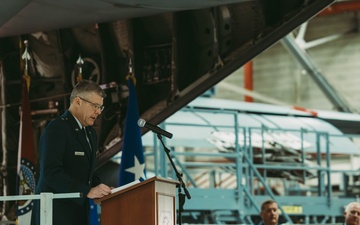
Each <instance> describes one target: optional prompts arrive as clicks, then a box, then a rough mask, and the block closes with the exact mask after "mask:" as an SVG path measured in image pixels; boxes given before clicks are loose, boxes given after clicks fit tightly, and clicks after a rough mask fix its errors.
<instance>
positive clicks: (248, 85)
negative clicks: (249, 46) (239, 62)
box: [244, 61, 254, 102]
mask: <svg viewBox="0 0 360 225" xmlns="http://www.w3.org/2000/svg"><path fill="white" fill-rule="evenodd" d="M244 87H245V89H246V90H249V91H252V90H253V88H254V87H253V62H252V61H249V62H247V63H246V64H245V66H244ZM244 101H245V102H253V101H254V99H253V98H252V97H251V96H247V95H245V97H244Z"/></svg>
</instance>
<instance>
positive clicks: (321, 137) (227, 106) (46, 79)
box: [0, 0, 360, 224]
mask: <svg viewBox="0 0 360 225" xmlns="http://www.w3.org/2000/svg"><path fill="white" fill-rule="evenodd" d="M100 2H102V1H100ZM108 2H111V1H107V2H106V4H108ZM112 2H113V4H112V7H113V6H114V5H115V7H114V8H115V9H114V8H107V6H105V4H104V5H103V4H98V3H99V2H97V1H89V3H88V4H89V6H88V7H83V8H82V10H83V12H81V13H82V14H85V13H86V14H89V12H90V13H91V12H92V11H91V10H93V9H94V8H97V7H98V8H101V9H103V11H105V9H106V10H108V11H107V12H108V13H107V14H105V15H104V14H102V15H98V14H96V15H97V16H98V17H96V18H90V19H84V20H83V21H78V20H77V18H78V17H80V16H78V14H76V13H78V12H77V11H75V12H76V13H73V14H66V15H68V16H69V20H71V21H72V22H69V21H66V20H64V21H62V22H63V23H61V24H56V23H54V24H50V23H51V22H53V21H52V19H51V18H52V17H49V24H46V21H45V19H44V17H43V16H40V15H42V12H46V15H49V14H51V13H54V18H55V20H56V18H57V16H59V15H58V14H57V13H55V12H56V10H55V9H57V10H59V9H62V10H64V12H65V9H64V8H76V7H78V6H77V5H76V4H79V3H81V1H72V2H67V1H66V3H65V6H66V7H64V8H62V7H63V6H64V5H61V4H64V3H61V2H57V3H51V4H50V3H49V4H41V3H43V2H42V1H28V3H29V5H28V6H29V7H26V8H25V9H24V10H23V11H22V10H19V12H20V13H19V15H18V16H19V17H17V19H9V18H4V16H8V15H9V13H10V11H9V12H8V13H3V14H2V16H3V17H1V20H0V22H1V25H2V26H1V28H0V36H1V39H0V56H1V58H0V59H1V61H0V75H1V82H2V83H1V87H0V88H1V104H2V108H1V115H2V117H1V118H2V119H1V125H2V131H3V132H2V139H1V144H2V146H3V148H2V158H1V161H2V165H1V166H2V167H1V168H2V170H1V171H2V173H1V187H2V188H1V192H2V193H1V194H2V195H11V194H14V192H15V191H14V190H15V187H14V185H15V181H14V180H15V177H16V159H17V151H18V135H19V116H18V111H19V107H18V106H19V102H20V96H21V95H20V94H21V93H20V92H19V89H20V88H19V87H20V84H21V76H22V74H23V71H24V63H25V62H24V60H22V59H21V58H22V55H23V53H24V50H25V48H26V46H25V44H24V40H28V47H29V49H28V50H29V53H30V56H31V60H30V61H29V68H28V72H29V74H30V76H31V78H32V85H31V89H30V99H31V106H32V115H33V130H34V132H35V136H36V137H35V140H38V137H39V135H40V134H41V131H42V130H43V129H44V127H45V126H46V124H47V123H48V122H49V121H50V120H52V119H53V118H55V117H56V116H58V115H59V114H61V113H62V112H63V111H64V110H65V109H66V108H67V106H68V100H67V98H68V94H69V90H71V88H72V86H73V85H74V84H75V83H76V80H77V79H78V77H79V74H80V73H79V71H82V73H83V74H80V75H81V76H83V77H84V78H85V79H93V80H94V81H96V82H98V83H99V84H101V85H102V86H103V88H104V89H105V90H106V92H107V96H108V97H107V98H106V99H105V106H106V110H105V111H104V113H103V114H102V116H101V118H99V121H97V124H96V128H97V131H98V134H99V140H100V143H99V146H98V151H99V156H98V171H99V173H103V174H106V175H105V176H106V177H105V178H104V179H105V180H106V179H110V180H109V181H108V183H111V182H114V181H115V179H116V178H114V176H117V175H113V174H114V173H116V172H117V171H118V164H117V163H116V162H117V161H118V160H119V158H118V157H119V155H118V154H121V145H122V135H123V122H124V118H125V117H126V101H127V94H128V93H127V88H126V85H125V84H126V81H125V77H126V75H127V74H128V72H129V71H128V70H129V65H130V62H132V65H133V66H134V71H135V74H136V76H137V80H138V85H137V87H136V88H137V94H138V100H139V101H138V104H139V111H140V114H141V117H142V118H144V119H146V120H147V121H151V122H152V123H154V124H160V123H161V125H162V126H163V128H164V129H167V130H169V131H174V134H175V135H174V139H173V140H166V141H165V143H166V144H168V146H169V147H170V148H171V149H172V150H173V151H172V152H171V155H172V158H173V159H174V161H175V163H176V166H177V167H178V168H179V170H180V171H182V173H183V176H184V179H185V180H186V185H187V186H188V189H189V192H190V193H191V195H192V198H191V199H187V200H186V202H185V205H184V209H185V211H184V212H183V217H184V219H183V221H184V222H186V223H188V224H190V223H194V224H250V223H251V224H252V223H257V222H258V221H259V217H258V214H259V204H260V203H261V202H262V201H263V200H265V199H268V198H273V199H276V201H277V202H279V204H280V206H281V209H282V216H281V219H282V222H288V223H304V224H319V223H320V224H325V223H328V224H330V223H331V224H335V223H341V221H342V219H343V218H342V215H343V212H342V210H343V207H344V206H345V205H346V204H347V203H348V202H349V201H357V200H358V194H359V190H358V187H359V176H360V175H359V172H358V170H359V168H358V166H357V165H358V160H359V159H358V157H359V156H358V151H359V149H358V146H356V145H355V144H354V143H353V142H352V141H356V140H357V134H358V129H357V128H354V126H356V125H358V124H359V121H360V120H359V119H358V118H357V117H356V116H355V118H354V117H353V116H354V115H353V114H350V112H353V111H352V108H351V107H350V105H348V104H347V103H346V101H343V99H342V98H340V97H339V95H338V93H337V92H336V91H335V88H334V86H332V85H331V84H330V83H328V82H327V81H326V79H325V78H326V77H324V76H323V75H324V74H322V73H321V72H320V70H318V68H316V67H315V66H314V64H313V63H312V61H311V60H310V59H311V58H309V57H308V55H307V54H306V52H304V50H305V49H306V46H305V47H304V45H302V46H301V45H299V43H298V42H296V39H295V38H294V36H291V35H288V34H289V32H291V31H294V29H297V28H298V26H300V25H301V24H303V23H304V22H305V21H307V20H309V19H311V18H312V17H314V16H315V15H316V14H317V13H318V12H320V11H321V10H323V9H324V8H325V7H327V6H328V5H329V4H331V3H334V4H333V5H332V6H331V7H329V8H327V9H325V11H323V13H324V14H328V15H331V14H332V13H333V12H334V13H338V14H340V13H344V12H345V13H348V14H351V15H352V17H351V18H353V19H354V20H352V21H351V23H349V24H350V25H349V26H351V29H349V31H351V32H352V33H357V28H358V27H357V25H358V23H357V11H358V10H359V7H358V3H357V2H356V1H333V0H309V1H307V0H291V1H289V0H271V1H268V0H252V1H242V0H239V1H236V0H234V1H223V2H222V4H220V3H219V2H215V1H209V4H213V5H201V4H200V6H199V5H191V4H193V3H191V2H196V1H189V2H187V1H186V2H184V5H185V6H183V7H184V8H182V9H186V10H182V9H180V8H179V7H175V6H173V7H172V8H161V7H159V6H156V7H155V6H153V7H145V9H142V8H141V6H142V5H141V4H139V5H128V4H124V3H123V2H122V1H118V2H117V1H112ZM119 2H121V4H120V3H119ZM214 2H215V3H214ZM102 3H103V2H102ZM71 4H75V5H76V7H69V6H72V5H71ZM147 4H150V3H147ZM204 4H205V3H204ZM186 5H187V7H188V8H186ZM12 6H13V5H11V4H9V5H8V7H2V8H3V9H4V8H5V9H7V8H10V7H12ZM39 6H43V7H45V8H40V9H38V10H39V11H37V12H36V13H37V14H32V13H31V12H32V11H31V10H34V9H36V7H39ZM102 7H104V8H102ZM90 8H91V10H90ZM339 8H340V9H339ZM12 9H13V10H12V11H11V12H17V10H16V9H14V8H12ZM149 9H150V11H147V10H149ZM151 9H152V10H151ZM52 10H53V11H52ZM126 10H128V12H133V11H136V10H139V11H136V13H135V14H131V15H129V14H130V13H128V14H127V13H124V12H127V11H126ZM142 10H143V11H142ZM100 11H101V10H100ZM46 15H45V16H46ZM101 16H103V17H101ZM10 17H11V15H10ZM61 17H63V15H62V16H61ZM31 18H34V20H36V22H34V24H31V23H30V22H29V21H30V19H31ZM80 18H82V19H83V18H85V17H80ZM99 18H101V19H99ZM41 20H42V21H41ZM19 21H22V22H19ZM26 21H27V22H28V23H26ZM57 21H60V20H59V19H58V20H57ZM109 21H115V22H109ZM24 24H28V26H24ZM32 25H37V26H32ZM46 25H47V26H46ZM300 31H301V30H300ZM296 32H298V33H300V34H301V32H299V30H296ZM351 32H350V33H351ZM342 33H343V32H341V33H340V34H342ZM345 33H346V32H345ZM337 34H338V33H337ZM335 36H336V35H335ZM335 36H329V38H327V41H331V40H336V38H339V37H335ZM337 36H341V35H337ZM300 37H301V36H300ZM280 39H281V41H282V43H283V45H284V46H286V47H287V49H288V51H289V52H291V53H292V55H293V56H295V58H296V61H297V62H298V63H299V64H300V65H301V67H302V68H303V70H305V71H306V72H307V73H308V74H309V75H311V78H312V79H314V81H312V82H313V83H314V84H316V85H317V86H315V87H312V90H317V91H318V92H323V95H324V96H323V98H326V99H327V100H328V105H331V107H333V109H334V110H336V111H342V112H346V113H347V114H342V113H340V114H337V116H334V115H331V116H328V117H326V115H325V116H324V117H321V116H319V117H318V116H314V115H313V114H312V113H311V112H310V113H308V112H300V111H298V110H293V109H289V108H286V107H285V108H284V107H283V108H277V107H276V106H269V105H256V104H255V103H251V105H247V104H241V103H239V102H224V101H214V99H211V97H212V96H210V97H208V98H202V99H197V100H196V101H195V102H192V100H194V99H195V98H197V97H198V96H199V95H202V94H203V93H204V92H206V91H208V90H209V89H211V88H212V87H214V85H215V86H218V87H219V89H220V88H221V87H224V86H222V84H221V83H219V82H220V81H222V80H223V79H224V78H227V77H228V76H229V75H230V74H233V72H236V71H237V70H238V69H239V68H240V67H242V66H243V65H244V64H245V63H247V62H248V61H249V60H251V59H254V57H255V56H257V55H259V54H260V53H261V52H263V51H264V50H265V49H267V48H269V47H271V46H272V45H275V44H276V43H277V41H278V40H280ZM314 45H316V44H314ZM260 57H261V55H260ZM270 57H276V55H275V54H273V55H270ZM284 61H285V60H284ZM254 62H257V61H256V59H254ZM256 68H258V67H256V64H255V66H254V69H255V70H256ZM277 69H278V70H280V69H284V70H285V69H286V66H284V67H279V68H277ZM255 72H256V71H255ZM355 72H356V71H355ZM255 76H256V74H255ZM232 77H233V75H231V76H229V79H230V78H232ZM255 78H256V77H255ZM268 79H270V80H274V81H276V82H281V81H283V82H286V81H287V80H286V79H284V78H277V79H274V77H271V78H268ZM258 80H265V79H258ZM218 83H219V84H218ZM233 84H235V86H236V87H235V90H236V91H237V92H235V93H237V95H239V90H242V88H241V87H240V86H241V84H242V83H241V82H239V83H237V82H233ZM255 84H256V83H255ZM271 84H272V83H271ZM271 84H270V85H269V83H268V84H267V86H270V87H273V88H274V89H275V90H270V89H266V90H267V91H268V93H266V92H265V93H263V94H264V95H268V97H269V96H271V94H270V92H274V93H275V92H276V89H277V88H280V87H278V85H275V84H272V85H271ZM279 86H282V87H285V86H287V85H286V84H285V85H279ZM232 87H233V86H229V85H227V86H225V88H223V89H226V91H229V89H232ZM261 89H262V87H261V86H258V87H257V88H256V87H255V90H260V92H261ZM264 90H265V89H264ZM233 93H234V92H233ZM244 93H245V92H242V93H241V96H243V95H249V96H252V97H254V98H256V100H255V101H257V100H258V101H259V102H270V101H269V98H263V97H262V98H259V96H257V95H255V94H254V92H251V93H248V92H246V94H244ZM277 94H278V95H280V98H281V97H286V96H287V94H284V93H282V92H277ZM275 95H276V94H275ZM281 95H282V96H281ZM275 97H276V96H275ZM310 98H311V96H310ZM313 101H314V102H315V103H313V105H312V106H314V105H315V106H316V100H313ZM190 102H191V103H190ZM249 104H250V103H249ZM254 107H259V108H261V110H256V109H254ZM328 107H329V106H328ZM313 108H316V107H313ZM178 110H180V111H179V112H178ZM319 115H320V114H319ZM338 116H339V117H340V118H339V117H338ZM220 117H221V118H220ZM349 118H351V119H349ZM179 121H180V122H179ZM358 127H359V126H358ZM183 129H185V131H182V130H183ZM349 130H350V131H349ZM175 131H176V132H179V133H175ZM189 131H191V132H189ZM348 131H349V132H348ZM142 132H143V134H145V133H146V132H147V130H146V129H143V130H142ZM192 132H194V134H193V135H190V136H191V137H189V134H191V133H192ZM184 133H185V134H187V135H184ZM195 134H196V135H195ZM195 137H196V139H194V138H195ZM189 138H190V139H189ZM143 139H144V146H145V147H146V148H145V154H146V159H147V162H148V163H147V170H148V172H149V175H150V174H152V173H153V174H154V175H160V176H163V177H174V174H173V171H172V169H171V167H170V165H169V164H168V163H169V162H168V161H167V159H166V156H165V155H164V153H163V149H162V147H161V145H160V143H159V142H158V141H157V140H156V137H154V136H151V134H150V132H149V133H146V134H145V135H144V138H143ZM350 139H351V140H352V141H350ZM185 143H186V144H185ZM35 144H37V143H35ZM35 147H36V146H35ZM119 152H120V153H119ZM37 157H38V156H37ZM113 160H114V161H115V162H113ZM344 164H345V165H347V167H343V165H344ZM337 166H338V167H337ZM344 168H345V169H344ZM114 171H116V172H114ZM116 174H117V173H116ZM1 209H2V210H1V212H2V215H5V214H6V215H8V216H9V217H11V216H10V215H9V214H8V213H9V211H10V210H9V205H7V204H2V205H1Z"/></svg>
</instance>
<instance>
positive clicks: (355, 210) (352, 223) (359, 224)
mask: <svg viewBox="0 0 360 225" xmlns="http://www.w3.org/2000/svg"><path fill="white" fill-rule="evenodd" d="M344 216H345V225H360V203H359V204H353V205H351V206H350V208H349V210H348V211H345V212H344Z"/></svg>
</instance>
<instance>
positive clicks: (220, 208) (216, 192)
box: [145, 108, 360, 224]
mask: <svg viewBox="0 0 360 225" xmlns="http://www.w3.org/2000/svg"><path fill="white" fill-rule="evenodd" d="M183 112H186V113H191V114H194V115H195V116H199V115H197V114H198V113H203V114H204V113H205V114H206V113H208V114H218V115H227V116H229V115H230V116H232V117H233V124H232V125H229V124H228V125H226V124H223V125H222V124H221V122H220V123H217V124H213V123H211V121H207V122H206V123H205V124H193V123H184V122H181V123H174V122H167V121H165V122H164V123H163V124H161V126H162V128H164V129H166V128H167V127H172V128H173V129H174V128H175V127H178V128H180V127H186V128H187V129H188V128H189V127H198V128H199V127H204V128H211V129H212V130H213V131H214V132H215V133H217V134H223V135H224V136H226V135H227V138H228V140H231V141H228V142H224V141H223V140H224V139H221V140H222V142H221V141H220V139H219V140H217V141H219V142H220V143H217V145H214V147H213V148H203V149H201V150H199V148H196V149H192V148H191V147H188V148H186V149H185V150H184V149H183V148H180V149H181V150H179V148H178V147H170V149H172V151H171V156H172V158H173V160H174V162H175V164H176V166H177V167H178V169H179V171H181V172H182V173H183V177H184V180H185V181H186V184H187V186H188V188H189V191H190V192H191V195H192V199H191V200H189V201H187V202H186V204H185V206H184V208H185V210H186V211H187V213H188V215H189V217H191V218H193V219H194V220H196V219H199V220H202V222H203V223H206V222H208V221H209V220H212V221H213V222H214V221H215V222H218V223H224V222H226V221H227V220H233V221H234V222H239V223H254V222H256V221H254V220H256V217H258V215H259V212H260V209H259V206H260V205H261V203H262V202H263V201H264V200H267V199H274V200H275V201H277V202H278V205H279V208H280V209H281V215H282V219H283V220H284V222H287V223H295V222H296V223H298V222H299V221H301V223H303V224H311V223H313V224H314V223H316V224H319V223H320V224H323V223H329V222H331V223H336V222H338V221H339V220H341V219H342V217H343V208H344V206H345V205H347V204H348V203H349V202H352V201H358V200H359V198H358V196H357V195H356V194H352V195H349V193H348V191H347V187H349V183H348V182H345V181H346V180H347V179H345V178H346V177H349V175H354V176H356V175H358V174H360V172H359V170H350V169H343V170H342V169H332V167H331V164H332V163H331V162H334V160H336V158H333V157H334V156H333V154H332V153H331V151H330V145H331V144H332V140H333V139H336V138H346V139H348V138H351V137H354V136H351V137H350V136H347V135H343V134H341V135H339V134H336V135H335V134H330V133H328V132H325V131H314V130H309V129H305V128H299V129H283V128H277V127H275V128H274V127H272V128H270V127H267V126H264V125H262V126H261V127H251V126H243V125H242V124H239V120H238V114H239V112H238V111H236V110H208V109H193V108H190V109H189V108H187V109H184V110H183ZM187 132H189V135H196V134H191V132H192V131H191V129H190V130H188V131H187ZM275 136H276V138H279V136H285V138H284V137H281V138H280V139H281V141H273V140H274V139H271V138H274V137H275ZM229 137H231V138H229ZM294 137H297V138H294ZM174 138H176V136H174ZM291 138H292V139H293V143H292V144H294V145H295V146H296V147H289V145H287V144H286V142H288V141H289V139H291ZM309 139H310V140H311V141H312V142H313V145H314V146H313V148H314V150H313V151H312V152H310V153H309V152H308V151H307V146H306V145H309V141H308V140H309ZM294 140H295V141H294ZM169 142H170V141H169ZM165 143H166V140H165ZM284 143H285V144H284ZM184 146H185V147H186V146H188V145H187V144H186V143H184ZM219 146H220V147H219ZM145 153H146V154H145V155H146V159H147V165H148V166H147V167H149V168H147V170H148V171H153V172H154V174H155V175H158V176H163V177H173V178H174V179H176V177H175V174H174V173H173V171H172V168H171V166H170V165H169V162H168V159H167V158H166V155H165V153H164V151H163V149H162V146H161V145H160V144H159V142H158V140H157V137H156V135H154V137H153V146H148V147H147V148H146V152H145ZM148 161H151V163H148ZM149 165H152V166H149ZM150 167H151V168H150ZM333 177H336V179H337V180H339V179H340V180H341V182H340V183H339V184H336V185H334V183H333V182H334V178H333ZM337 182H339V181H337ZM335 186H336V187H335ZM338 187H341V188H338ZM277 188H279V189H281V191H279V190H277ZM339 189H341V190H339ZM229 213H230V214H231V216H229Z"/></svg>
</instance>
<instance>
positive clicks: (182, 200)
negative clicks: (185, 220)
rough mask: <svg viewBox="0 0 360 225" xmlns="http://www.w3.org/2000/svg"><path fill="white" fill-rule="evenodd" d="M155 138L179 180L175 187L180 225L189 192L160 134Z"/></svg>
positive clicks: (189, 197)
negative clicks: (176, 188) (176, 189)
mask: <svg viewBox="0 0 360 225" xmlns="http://www.w3.org/2000/svg"><path fill="white" fill-rule="evenodd" d="M157 137H158V139H159V140H160V142H161V144H162V146H163V147H164V150H165V153H166V155H167V157H168V159H169V161H170V163H171V166H172V167H173V169H174V171H175V174H176V177H177V179H178V180H179V183H180V184H179V185H177V187H178V196H179V197H178V199H179V225H181V224H182V218H181V212H182V211H184V208H183V206H184V204H185V195H186V197H187V198H188V199H191V196H190V193H189V191H188V190H187V188H186V186H185V183H184V181H183V179H182V173H179V171H178V170H177V168H176V166H175V164H174V161H173V160H172V158H171V156H170V149H168V148H167V147H166V146H165V144H164V141H163V139H162V136H161V134H158V133H157ZM181 188H183V189H184V192H185V194H183V193H182V189H181Z"/></svg>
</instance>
